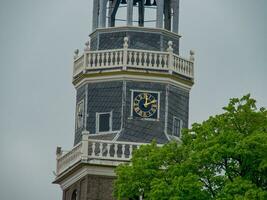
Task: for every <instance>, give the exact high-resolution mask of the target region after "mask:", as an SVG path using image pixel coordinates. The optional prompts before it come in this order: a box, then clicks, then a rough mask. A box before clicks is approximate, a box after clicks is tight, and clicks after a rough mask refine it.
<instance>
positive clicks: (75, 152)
mask: <svg viewBox="0 0 267 200" xmlns="http://www.w3.org/2000/svg"><path fill="white" fill-rule="evenodd" d="M81 150H82V143H79V144H77V145H76V146H74V147H73V148H72V150H71V151H69V152H66V153H63V152H62V151H61V148H58V150H57V174H60V173H61V172H63V171H65V170H66V169H68V168H69V167H70V166H73V165H74V164H75V163H77V162H78V161H80V160H81V155H82V151H81Z"/></svg>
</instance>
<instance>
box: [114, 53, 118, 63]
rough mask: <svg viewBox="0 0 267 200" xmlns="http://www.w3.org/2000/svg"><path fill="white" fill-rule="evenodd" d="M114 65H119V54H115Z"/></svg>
mask: <svg viewBox="0 0 267 200" xmlns="http://www.w3.org/2000/svg"><path fill="white" fill-rule="evenodd" d="M114 65H115V66H117V65H118V52H117V51H116V52H115V58H114Z"/></svg>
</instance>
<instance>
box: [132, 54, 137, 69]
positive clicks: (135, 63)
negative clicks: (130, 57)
mask: <svg viewBox="0 0 267 200" xmlns="http://www.w3.org/2000/svg"><path fill="white" fill-rule="evenodd" d="M133 64H134V66H136V65H137V53H136V51H135V52H134V63H133Z"/></svg>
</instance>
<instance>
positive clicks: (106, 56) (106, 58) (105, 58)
mask: <svg viewBox="0 0 267 200" xmlns="http://www.w3.org/2000/svg"><path fill="white" fill-rule="evenodd" d="M107 60H108V52H106V53H105V56H104V66H107Z"/></svg>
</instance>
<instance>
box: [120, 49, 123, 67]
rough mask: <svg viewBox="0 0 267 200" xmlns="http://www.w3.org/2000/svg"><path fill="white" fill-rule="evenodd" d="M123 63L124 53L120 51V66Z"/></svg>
mask: <svg viewBox="0 0 267 200" xmlns="http://www.w3.org/2000/svg"><path fill="white" fill-rule="evenodd" d="M122 62H123V54H122V51H119V65H120V66H121V65H122Z"/></svg>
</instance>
